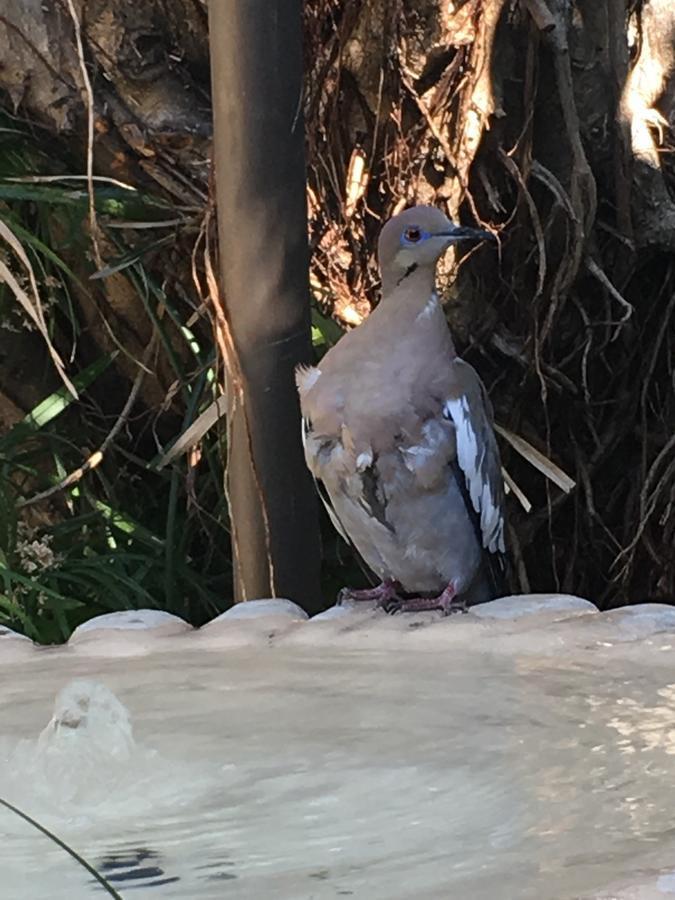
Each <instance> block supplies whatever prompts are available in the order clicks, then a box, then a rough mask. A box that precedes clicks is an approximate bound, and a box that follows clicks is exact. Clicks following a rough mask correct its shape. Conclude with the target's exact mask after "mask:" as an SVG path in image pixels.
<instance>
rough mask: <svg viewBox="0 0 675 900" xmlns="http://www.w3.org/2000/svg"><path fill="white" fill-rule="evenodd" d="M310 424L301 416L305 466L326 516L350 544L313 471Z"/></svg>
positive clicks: (319, 480) (324, 490) (325, 492)
mask: <svg viewBox="0 0 675 900" xmlns="http://www.w3.org/2000/svg"><path fill="white" fill-rule="evenodd" d="M311 430H312V426H311V423H310V421H309V419H307V418H306V417H305V416H303V417H302V448H303V450H304V452H305V460H306V461H307V467H308V468H309V471H310V472H311V474H312V478H313V479H314V484H315V485H316V492H317V494H318V495H319V497H320V498H321V502H322V503H323V505H324V507H325V510H326V512H327V513H328V518H329V519H330V520H331V522H332V523H333V528H335V530H336V531H337V533H338V534H339V535H340V537H341V538H343V540H345V541H346V542H347V543H348V544H351V541H350V540H349V537H348V535H347V532H346V531H345V529H344V527H343V525H342V522H341V521H340V519H339V517H338V514H337V513H336V512H335V509H334V507H333V504H332V503H331V501H330V497H329V496H328V493H327V491H326V489H325V487H324V486H323V482H322V481H321V479H320V478H317V475H316V473H315V465H314V454H315V452H316V451H315V450H314V449H313V448H310V434H311Z"/></svg>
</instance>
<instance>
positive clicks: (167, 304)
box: [0, 0, 675, 640]
mask: <svg viewBox="0 0 675 900" xmlns="http://www.w3.org/2000/svg"><path fill="white" fill-rule="evenodd" d="M43 7H44V8H43ZM76 22H78V23H81V35H80V37H81V45H80V48H79V49H78V42H77V39H76V37H77V35H76V28H75V23H76ZM674 47H675V9H673V8H672V4H671V3H670V2H669V0H651V2H633V0H630V2H627V0H577V2H571V0H527V2H526V0H521V2H507V0H466V2H459V0H456V2H447V0H442V2H441V0H423V2H422V0H415V2H413V0H393V2H392V0H369V2H366V0H308V2H307V3H306V5H305V68H306V79H305V91H304V95H303V97H302V98H299V103H301V106H302V108H303V109H304V113H305V119H306V134H307V139H306V148H307V162H308V212H309V240H310V247H311V250H312V263H311V287H312V293H313V323H314V329H313V337H314V341H315V350H316V352H317V354H320V353H321V352H322V350H323V349H325V347H326V346H327V345H330V344H331V343H332V342H333V341H334V340H335V339H336V338H337V337H338V336H339V334H340V332H341V330H342V329H344V328H348V327H352V326H353V325H355V324H357V323H358V322H359V321H360V320H361V318H362V317H363V316H364V315H367V312H368V310H369V309H370V307H371V304H372V303H374V302H376V299H377V288H378V281H377V269H376V261H375V258H374V255H373V249H374V247H375V242H376V236H377V233H378V231H379V228H380V227H381V223H382V221H383V220H384V219H386V218H387V217H389V216H390V215H391V214H392V213H393V212H395V211H397V210H398V209H400V208H401V207H402V206H404V205H406V204H410V203H413V202H428V203H437V204H440V205H444V206H445V207H446V208H447V210H448V211H449V213H450V214H451V215H452V216H453V217H455V218H456V219H459V220H461V221H464V222H466V223H467V224H469V223H470V224H475V223H478V224H480V225H482V227H487V228H490V229H491V230H492V231H494V232H495V233H496V234H497V235H498V238H499V246H500V252H499V254H494V253H487V252H484V251H483V250H479V251H478V252H477V253H475V254H473V255H472V256H471V257H469V258H468V259H465V260H464V261H463V264H462V265H461V267H460V270H459V274H458V277H457V280H456V281H455V282H454V284H453V283H452V281H453V279H454V277H455V274H456V273H455V271H454V269H455V268H456V263H457V260H455V259H453V258H449V259H448V260H447V261H446V265H445V267H444V269H443V271H442V272H441V284H440V288H441V293H442V295H443V297H444V299H445V300H446V301H447V310H448V317H449V320H450V323H451V326H452V328H453V331H454V333H455V336H456V339H457V343H458V346H459V349H460V350H461V352H462V353H464V354H465V355H466V357H467V358H468V359H469V360H470V361H471V362H472V364H474V365H475V367H476V368H477V369H478V371H479V373H480V374H481V376H482V378H483V380H484V381H485V383H486V386H487V388H488V390H489V393H490V396H491V398H492V401H493V404H494V406H495V412H496V419H497V422H498V423H499V424H500V426H502V427H503V428H504V429H506V430H507V432H508V433H509V434H511V435H516V436H521V437H522V438H524V439H526V440H527V441H528V442H529V444H530V445H532V446H533V447H535V448H537V450H539V451H540V452H541V454H543V457H544V462H541V463H540V465H541V466H543V468H544V469H548V470H549V472H550V467H549V466H548V464H547V463H546V462H545V460H547V459H548V460H551V461H552V462H553V463H555V464H557V465H558V466H559V467H561V468H562V470H564V472H566V473H567V474H568V475H569V476H571V477H572V478H573V479H574V480H575V482H576V487H575V488H574V489H572V490H571V491H569V492H568V493H566V492H564V491H562V490H560V488H559V487H558V486H557V485H556V484H555V483H554V482H552V481H551V480H550V478H548V477H546V476H545V475H544V474H542V472H541V471H539V470H538V469H536V468H535V467H533V465H531V461H532V453H531V451H526V455H528V456H529V457H530V461H529V462H528V460H527V459H525V458H524V457H523V456H522V455H521V453H519V452H516V450H514V449H513V446H512V444H513V439H512V441H511V442H509V441H508V440H504V441H502V451H503V455H504V462H505V465H506V467H507V469H508V471H509V474H510V475H511V477H512V478H513V479H514V480H515V482H516V483H517V485H518V486H519V488H520V490H521V491H522V493H523V494H524V495H525V497H526V498H527V500H528V501H529V504H531V510H530V511H529V512H526V511H525V509H524V508H523V504H521V503H518V502H517V501H516V500H515V499H514V498H513V497H511V498H510V500H509V507H510V523H511V525H510V537H511V544H512V548H513V551H514V574H513V588H514V589H520V590H534V591H537V590H562V591H568V592H572V593H576V594H580V595H582V596H586V597H589V598H590V599H592V600H593V601H594V602H596V603H598V604H599V605H600V606H602V607H608V606H616V605H622V604H624V603H627V602H642V601H646V600H651V601H659V602H672V601H673V599H674V598H675V509H674V504H675V434H674V433H675V409H674V405H675V403H674V393H675V376H674V374H673V359H674V356H673V342H674V339H675V328H674V326H673V322H674V310H675V278H674V275H675V273H674V271H673V255H672V254H673V250H674V249H675V205H674V201H673V193H672V192H673V188H674V186H675V180H674V175H675V169H674V168H673V164H672V158H673V157H672V150H673V147H674V146H675V140H674V133H673V126H675V94H674V92H675V79H674V78H673V67H674V57H675V50H674ZM211 52H214V53H217V52H218V47H217V46H215V47H214V48H212V51H211ZM0 58H2V60H3V65H2V67H1V68H0V176H1V179H0V220H2V221H3V222H5V223H6V225H7V226H9V228H10V229H11V234H12V235H13V236H14V239H15V242H14V243H13V242H12V241H11V240H9V239H8V238H7V236H6V235H4V234H3V239H2V240H1V241H0V262H2V263H4V265H5V267H6V269H8V270H9V272H10V273H13V275H14V277H15V279H16V280H17V283H18V285H19V288H21V289H22V290H24V291H25V292H26V293H27V296H28V297H29V299H30V298H32V297H33V294H32V293H31V291H32V286H31V284H30V279H29V277H28V275H27V269H26V266H25V264H24V263H23V262H22V259H21V251H22V250H23V252H24V253H25V254H27V256H28V259H29V261H30V263H31V265H32V267H33V270H34V272H35V276H36V281H37V285H36V286H37V288H38V292H39V297H40V304H41V309H42V311H43V317H44V328H40V327H39V322H38V323H37V324H36V322H35V321H34V320H33V319H32V318H31V316H30V314H29V313H28V312H27V311H26V308H25V307H24V306H23V305H22V304H21V303H20V302H19V301H18V300H17V294H16V290H13V289H12V288H11V287H10V286H9V285H8V284H7V283H5V284H2V285H0V373H1V376H2V377H1V378H0V427H1V435H2V436H1V437H0V550H1V554H2V557H1V559H2V568H1V569H0V575H2V578H3V581H4V583H3V587H2V593H0V621H5V622H6V623H7V624H11V625H12V627H18V628H20V629H23V630H25V631H26V632H27V633H29V634H31V635H32V636H37V637H39V638H40V639H43V640H55V639H61V638H63V637H65V636H66V635H67V634H68V633H69V631H70V630H71V629H72V628H73V627H74V626H75V625H77V624H78V623H79V621H81V620H82V619H85V618H89V617H90V616H91V615H92V614H95V613H97V612H104V611H108V610H111V609H118V608H124V607H126V606H130V605H131V606H158V607H160V608H165V609H169V610H171V611H172V612H176V613H178V614H180V615H183V616H186V617H187V618H189V619H190V620H191V621H193V622H196V623H199V622H202V621H204V620H206V619H208V618H210V617H211V616H213V615H214V614H215V613H216V612H217V611H220V610H221V609H223V608H225V607H226V606H227V605H229V603H230V602H231V600H232V588H231V581H232V571H231V559H230V549H229V525H228V518H227V508H226V501H225V497H224V494H223V488H222V485H223V464H224V462H223V461H224V441H225V438H226V435H225V428H224V426H223V425H222V419H221V420H220V422H218V423H215V424H214V420H215V419H216V418H217V416H216V415H214V414H213V412H214V410H213V402H214V399H215V398H217V397H218V396H220V394H221V392H222V389H223V386H224V385H223V372H222V365H221V362H220V354H219V352H218V350H217V341H215V340H214V330H213V306H212V300H213V292H212V290H211V289H210V287H209V279H208V272H209V265H213V267H214V268H215V267H216V265H217V261H216V244H215V229H214V224H213V223H214V216H213V202H214V190H213V181H212V178H211V163H210V151H211V133H212V127H211V104H210V89H209V84H210V74H209V35H208V17H207V9H206V6H205V4H204V3H201V2H198V0H173V2H168V0H167V2H161V0H148V2H146V3H144V4H138V3H135V4H132V3H131V2H129V0H112V2H111V0H106V2H103V0H87V2H83V0H55V2H54V3H53V4H44V5H39V4H29V3H27V2H22V0H6V2H5V3H4V4H3V9H2V12H1V13H0ZM83 71H84V72H86V73H87V79H86V80H85V79H84V77H83ZM242 102H245V100H244V99H243V98H242ZM88 148H89V151H90V152H88ZM269 152H270V153H271V154H273V153H274V148H273V147H270V148H269ZM88 165H90V166H91V170H92V172H93V173H94V174H95V175H96V176H97V177H98V178H100V179H101V180H97V181H90V182H89V183H88V182H87V179H86V178H84V177H83V176H85V175H86V172H87V166H88ZM55 177H56V178H55ZM17 178H18V179H21V180H18V181H17V180H15V179H17ZM130 188H131V189H130ZM92 206H93V209H94V214H93V215H92ZM17 243H18V247H17V246H16V244H17ZM92 276H94V277H93V278H92ZM33 302H34V303H37V301H36V300H34V301H33ZM38 318H39V316H38ZM41 331H43V332H44V333H42V334H41V333H40V332H41ZM45 335H46V336H48V337H49V339H50V340H51V341H52V343H53V346H54V348H55V349H56V350H57V351H58V352H59V353H60V355H61V357H62V359H63V361H64V365H65V369H66V371H67V372H68V374H69V376H70V378H71V379H73V380H74V381H75V383H76V386H77V388H78V390H79V392H80V399H79V401H77V402H75V401H72V400H71V399H70V397H69V395H68V394H67V392H66V391H65V389H62V387H61V381H60V380H59V377H58V374H57V373H56V371H55V368H54V365H53V363H52V360H51V357H50V354H49V352H48V350H47V347H46V343H45ZM45 400H46V401H47V402H45ZM201 414H203V416H204V417H205V418H204V417H203V418H201V419H200V415H201ZM26 417H28V419H26ZM195 423H196V424H195ZM208 425H210V428H207V426H208ZM188 429H191V430H190V431H188ZM186 432H188V434H187V437H185V434H186ZM177 439H178V447H177V450H176V453H175V456H174V458H173V459H172V460H171V461H170V462H169V463H168V464H167V465H165V466H164V467H163V468H158V465H157V464H158V463H159V462H161V461H163V458H164V454H165V452H166V451H167V449H168V448H169V447H171V445H172V444H173V443H174V442H175V441H176V440H177ZM99 449H103V451H104V452H103V454H102V456H101V457H100V458H99V457H98V456H94V457H93V458H92V454H95V453H96V451H97V450H99ZM68 476H70V480H69V483H68V486H67V487H65V488H63V487H61V488H60V489H57V488H58V486H59V485H62V484H63V482H64V480H65V479H67V478H68ZM50 491H51V492H52V493H50V494H49V496H47V497H46V498H45V499H38V500H37V501H36V496H37V497H39V496H40V495H41V494H42V493H43V492H50ZM324 524H325V523H324ZM323 554H324V571H323V585H324V592H323V593H324V596H323V600H324V601H325V604H326V605H328V604H329V603H330V602H331V601H332V595H333V594H334V591H335V589H336V587H338V586H340V585H341V584H342V583H345V582H347V581H351V582H353V583H355V582H356V580H357V579H358V578H359V577H360V574H359V573H358V569H357V567H356V566H355V564H354V562H353V561H352V560H351V558H350V555H349V551H348V550H347V548H345V546H344V545H342V544H340V543H339V542H338V539H337V538H336V537H335V536H334V535H333V534H332V532H331V530H330V529H329V528H327V527H326V528H324V541H323Z"/></svg>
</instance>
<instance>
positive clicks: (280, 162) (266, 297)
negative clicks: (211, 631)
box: [209, 0, 321, 611]
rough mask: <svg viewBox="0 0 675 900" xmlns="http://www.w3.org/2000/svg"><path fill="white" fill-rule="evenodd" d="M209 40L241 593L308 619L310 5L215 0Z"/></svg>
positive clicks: (312, 559)
mask: <svg viewBox="0 0 675 900" xmlns="http://www.w3.org/2000/svg"><path fill="white" fill-rule="evenodd" d="M209 27H210V45H211V77H212V82H213V113H214V122H215V140H214V151H213V152H214V166H215V174H216V195H217V201H218V238H219V247H220V274H221V285H222V288H223V294H224V302H225V306H226V309H227V313H228V316H229V320H230V324H231V328H232V334H233V338H234V343H235V345H236V349H237V354H238V356H239V364H240V367H241V371H242V374H243V382H244V391H245V404H246V415H244V412H243V410H242V408H241V407H239V409H238V410H237V411H236V412H235V414H234V416H233V417H232V421H231V428H230V431H231V444H230V448H229V465H228V491H229V497H230V510H231V516H232V524H233V534H234V537H233V554H234V555H235V572H236V576H235V594H236V598H237V599H238V600H244V599H248V600H250V599H253V598H256V597H269V596H280V597H288V598H290V599H292V600H295V601H296V602H298V603H300V604H301V605H302V606H303V607H304V608H305V609H307V610H308V611H311V610H316V609H317V608H319V606H320V605H321V604H320V595H319V536H318V517H317V508H316V498H315V494H314V487H313V484H312V482H311V479H310V477H309V474H308V472H307V469H306V466H305V463H304V459H303V455H302V446H301V439H300V412H299V406H298V399H297V394H296V390H295V384H294V379H293V370H294V368H295V366H296V365H297V363H299V362H308V361H310V358H311V331H310V310H309V286H308V250H307V201H306V192H305V162H304V129H303V118H302V0H210V3H209ZM248 429H250V433H249V431H248ZM251 451H252V453H251ZM251 457H253V458H251ZM268 550H269V551H270V552H271V561H272V566H271V569H270V566H269V565H268V561H267V551H268Z"/></svg>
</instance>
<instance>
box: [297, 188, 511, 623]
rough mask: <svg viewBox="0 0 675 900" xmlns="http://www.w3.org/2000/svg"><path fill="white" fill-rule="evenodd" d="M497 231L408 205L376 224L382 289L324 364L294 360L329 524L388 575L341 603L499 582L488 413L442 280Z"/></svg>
mask: <svg viewBox="0 0 675 900" xmlns="http://www.w3.org/2000/svg"><path fill="white" fill-rule="evenodd" d="M483 240H486V241H487V240H494V236H493V235H492V234H491V233H490V232H487V231H484V230H481V229H476V228H468V227H463V226H460V225H457V224H454V223H453V222H452V221H451V220H450V219H449V218H448V217H447V216H446V215H445V214H444V213H443V212H442V211H441V210H440V209H438V208H437V207H434V206H414V207H411V208H408V209H405V210H403V211H402V212H400V213H399V214H398V215H396V216H394V217H393V218H391V219H390V220H389V221H388V222H387V223H386V224H385V225H384V227H383V228H382V230H381V233H380V237H379V241H378V259H379V265H380V272H381V278H382V288H381V299H380V302H379V303H378V305H377V306H376V307H375V308H374V310H373V311H372V312H371V313H370V315H369V316H368V317H367V318H366V319H365V321H364V322H362V323H361V324H360V325H358V326H357V327H356V328H354V329H352V330H351V331H349V332H347V333H346V334H345V335H343V336H342V337H341V338H340V340H339V341H338V342H337V343H336V344H335V345H334V346H333V347H332V348H331V349H330V350H329V351H328V352H327V353H326V354H325V356H324V357H323V358H322V359H321V360H320V361H319V364H318V365H315V366H306V365H301V366H298V367H297V368H296V371H295V379H296V385H297V389H298V393H299V398H300V410H301V414H302V438H303V445H304V454H305V460H306V463H307V466H308V467H309V469H310V472H311V473H312V475H313V477H314V479H315V481H316V484H317V487H318V489H319V493H320V495H321V498H322V500H323V501H324V504H325V505H326V508H327V510H328V513H329V516H330V518H331V521H332V522H333V525H334V526H335V528H336V529H337V531H338V532H339V533H340V534H341V535H342V537H343V538H344V539H345V540H347V541H348V542H349V543H350V544H351V545H352V546H353V547H355V548H356V550H357V551H358V554H359V555H360V556H361V558H362V559H363V560H364V562H365V563H366V565H367V566H368V567H369V568H370V569H371V570H372V572H373V573H374V574H375V575H376V576H377V577H378V578H379V579H380V584H379V585H377V586H376V587H373V588H366V589H361V590H355V589H350V588H343V590H342V591H341V592H340V594H339V598H338V602H344V601H346V600H354V601H357V600H371V601H372V600H374V601H376V603H377V605H378V606H381V607H383V608H384V609H385V611H387V612H390V613H394V612H417V611H422V610H436V609H438V610H440V611H441V612H442V613H443V614H444V615H449V614H450V613H453V612H456V611H459V610H461V611H466V610H467V608H468V606H470V605H474V604H475V603H481V602H485V601H487V600H490V599H493V598H494V597H495V596H497V595H498V592H499V589H500V585H499V581H500V577H501V573H502V572H503V570H504V560H505V553H506V547H505V539H504V530H505V514H504V483H503V477H502V470H501V463H500V456H499V449H498V446H497V441H496V438H495V433H494V428H493V414H492V407H491V404H490V400H489V398H488V395H487V391H486V390H485V387H484V385H483V383H482V381H481V379H480V377H479V376H478V374H477V372H476V371H475V369H474V368H473V367H472V366H471V365H470V364H469V363H467V362H466V361H464V360H463V359H461V358H460V357H459V356H458V355H457V352H456V350H455V346H454V343H453V340H452V336H451V334H450V330H449V328H448V324H447V320H446V317H445V314H444V311H443V308H442V306H441V303H440V301H439V297H438V295H437V293H436V289H435V276H436V264H437V262H438V260H439V259H440V257H441V256H442V255H443V254H444V253H445V252H446V251H447V250H448V248H450V247H452V246H453V245H456V244H460V243H462V244H465V243H470V242H473V243H475V242H477V241H483Z"/></svg>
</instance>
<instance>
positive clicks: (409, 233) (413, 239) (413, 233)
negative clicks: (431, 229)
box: [404, 225, 422, 244]
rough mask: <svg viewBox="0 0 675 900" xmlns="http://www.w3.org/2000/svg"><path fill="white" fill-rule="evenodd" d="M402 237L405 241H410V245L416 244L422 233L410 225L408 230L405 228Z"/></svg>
mask: <svg viewBox="0 0 675 900" xmlns="http://www.w3.org/2000/svg"><path fill="white" fill-rule="evenodd" d="M404 237H405V239H406V241H410V243H411V244H416V243H417V242H418V241H419V239H420V238H421V237H422V232H421V231H420V230H419V228H418V227H417V226H416V225H411V226H410V228H406V230H405V231H404Z"/></svg>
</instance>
